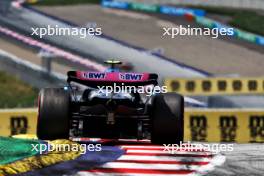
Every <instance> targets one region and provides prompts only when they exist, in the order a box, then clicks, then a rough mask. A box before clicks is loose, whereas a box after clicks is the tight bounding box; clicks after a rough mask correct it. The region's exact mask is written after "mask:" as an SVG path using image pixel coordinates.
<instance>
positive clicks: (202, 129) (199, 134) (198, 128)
mask: <svg viewBox="0 0 264 176" xmlns="http://www.w3.org/2000/svg"><path fill="white" fill-rule="evenodd" d="M190 128H191V140H192V141H206V138H207V119H206V117H205V116H203V115H201V116H199V115H197V116H196V115H195V116H191V119H190Z"/></svg>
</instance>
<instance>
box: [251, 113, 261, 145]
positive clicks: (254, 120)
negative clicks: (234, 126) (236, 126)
mask: <svg viewBox="0 0 264 176" xmlns="http://www.w3.org/2000/svg"><path fill="white" fill-rule="evenodd" d="M249 129H250V142H258V141H263V140H264V116H258V115H254V116H250V118H249ZM259 138H260V139H259Z"/></svg>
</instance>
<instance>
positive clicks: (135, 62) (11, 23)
mask: <svg viewBox="0 0 264 176" xmlns="http://www.w3.org/2000/svg"><path fill="white" fill-rule="evenodd" d="M180 25H182V26H185V27H187V26H189V27H191V28H202V29H203V28H210V29H212V28H219V29H222V28H224V29H226V28H230V27H232V28H234V35H232V36H219V37H218V38H212V37H211V36H202V35H198V36H194V35H192V36H187V35H185V36H179V35H178V36H176V37H175V38H171V37H169V36H163V33H164V29H163V28H178V27H179V26H180ZM47 26H51V27H60V28H72V27H77V28H81V27H86V28H101V30H102V35H99V36H87V37H86V38H81V37H80V36H78V35H77V36H72V35H61V36H56V35H53V36H48V35H45V36H43V38H40V37H39V36H37V35H31V34H32V32H33V31H32V28H34V29H35V28H45V27H47ZM263 36H264V0H251V1H248V0H207V1H202V0H186V1H185V0H136V1H131V0H103V1H100V0H27V1H26V0H13V1H12V0H1V1H0V108H2V109H8V108H32V107H36V106H37V95H38V91H39V90H40V89H41V88H43V87H57V86H63V85H64V84H65V79H66V72H67V71H69V70H94V71H103V70H104V69H105V67H106V66H105V65H104V64H103V61H104V60H107V59H109V58H111V59H116V60H121V61H123V65H122V66H121V68H122V69H123V70H125V71H135V72H155V73H158V74H159V76H160V77H159V81H160V84H161V85H162V84H165V85H167V86H168V89H169V90H170V91H175V92H179V93H182V94H184V95H186V96H187V97H191V98H194V99H196V100H198V101H201V102H203V103H205V107H203V108H206V109H207V108H214V109H215V108H227V109H229V110H227V112H230V113H229V115H230V114H232V113H233V112H232V110H230V109H232V108H244V109H248V108H253V109H256V108H257V109H258V110H260V111H262V109H263V107H264V97H263V92H264V69H263V67H264V37H263ZM215 111H216V110H214V112H215ZM235 115H236V113H235ZM10 116H11V115H10ZM21 123H22V122H21ZM259 125H260V126H263V125H264V122H263V124H262V123H261V122H260V124H259ZM8 128H10V126H9V127H8ZM259 140H261V141H263V140H264V139H263V134H262V136H261V137H260V138H259Z"/></svg>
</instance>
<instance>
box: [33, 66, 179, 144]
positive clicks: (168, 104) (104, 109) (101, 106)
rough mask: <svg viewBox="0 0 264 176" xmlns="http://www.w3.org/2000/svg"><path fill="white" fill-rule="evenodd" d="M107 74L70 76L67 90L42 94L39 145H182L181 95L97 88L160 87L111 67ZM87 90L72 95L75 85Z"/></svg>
mask: <svg viewBox="0 0 264 176" xmlns="http://www.w3.org/2000/svg"><path fill="white" fill-rule="evenodd" d="M107 63H108V64H110V65H111V67H110V68H109V69H108V70H106V71H105V72H93V71H69V72H68V80H67V82H68V88H66V89H65V88H46V89H43V90H41V91H40V94H39V115H38V126H37V135H38V137H39V138H40V139H44V140H51V139H58V138H67V139H68V138H71V137H89V138H108V139H119V138H126V139H128V138H133V139H135V138H136V139H150V140H151V142H152V143H156V144H166V143H167V144H175V143H180V141H183V136H184V134H183V131H184V130H183V127H184V118H183V114H184V99H183V96H181V95H179V94H177V93H164V94H153V95H152V96H149V97H147V96H146V95H144V94H140V93H139V92H131V93H130V92H119V93H112V94H110V95H107V94H105V93H104V92H101V90H100V89H99V88H98V86H113V85H122V86H136V87H137V86H146V85H150V84H152V85H157V84H158V81H157V79H158V75H157V74H155V73H133V72H120V71H119V70H118V69H117V68H115V65H116V64H121V62H119V61H108V62H107ZM72 82H76V83H79V84H82V85H84V87H85V88H84V89H73V87H72V85H71V83H72Z"/></svg>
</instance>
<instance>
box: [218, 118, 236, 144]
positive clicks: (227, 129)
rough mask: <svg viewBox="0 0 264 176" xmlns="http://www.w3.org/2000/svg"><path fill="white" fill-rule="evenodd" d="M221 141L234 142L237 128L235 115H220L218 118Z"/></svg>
mask: <svg viewBox="0 0 264 176" xmlns="http://www.w3.org/2000/svg"><path fill="white" fill-rule="evenodd" d="M219 123H220V132H221V141H222V142H235V141H236V140H235V139H236V136H237V135H236V130H237V118H236V117H235V116H221V117H220V119H219Z"/></svg>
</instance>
